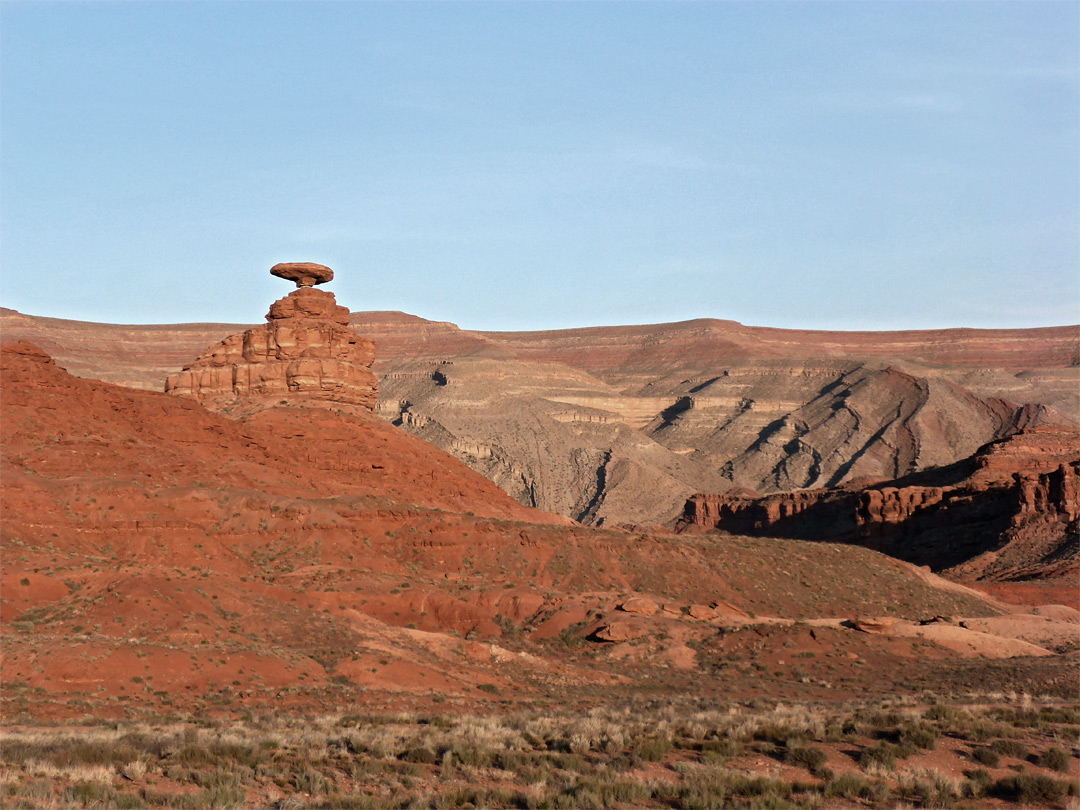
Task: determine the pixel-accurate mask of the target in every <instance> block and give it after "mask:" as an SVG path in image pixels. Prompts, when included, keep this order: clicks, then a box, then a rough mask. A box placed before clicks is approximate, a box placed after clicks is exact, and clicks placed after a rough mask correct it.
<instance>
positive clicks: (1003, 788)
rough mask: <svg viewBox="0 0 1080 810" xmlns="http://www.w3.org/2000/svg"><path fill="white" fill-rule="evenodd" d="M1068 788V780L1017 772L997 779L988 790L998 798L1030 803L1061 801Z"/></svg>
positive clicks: (1025, 803)
mask: <svg viewBox="0 0 1080 810" xmlns="http://www.w3.org/2000/svg"><path fill="white" fill-rule="evenodd" d="M1068 790H1069V783H1068V782H1059V781H1058V780H1057V779H1054V778H1053V777H1050V776H1043V775H1042V774H1028V773H1018V774H1014V775H1012V776H1006V777H1005V778H1004V779H998V780H997V781H996V782H994V784H993V785H991V787H990V791H989V792H990V794H991V795H992V796H996V797H997V798H999V799H1005V800H1006V801H1013V802H1019V803H1020V804H1024V805H1031V804H1050V803H1051V802H1058V801H1061V799H1062V798H1064V796H1065V794H1066V793H1067V792H1068Z"/></svg>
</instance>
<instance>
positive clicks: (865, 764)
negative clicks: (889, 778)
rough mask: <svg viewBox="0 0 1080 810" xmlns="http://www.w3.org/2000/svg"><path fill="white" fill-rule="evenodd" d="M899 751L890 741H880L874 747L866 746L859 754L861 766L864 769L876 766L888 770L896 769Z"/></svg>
mask: <svg viewBox="0 0 1080 810" xmlns="http://www.w3.org/2000/svg"><path fill="white" fill-rule="evenodd" d="M897 753H898V749H897V747H896V746H895V745H891V744H890V743H878V744H877V745H875V746H874V747H873V748H864V749H863V751H862V753H861V754H859V767H860V768H862V769H863V770H864V771H865V770H868V769H870V768H874V767H877V768H884V769H885V770H887V771H892V770H896V755H897Z"/></svg>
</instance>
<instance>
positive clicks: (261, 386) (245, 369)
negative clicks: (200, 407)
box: [165, 264, 379, 411]
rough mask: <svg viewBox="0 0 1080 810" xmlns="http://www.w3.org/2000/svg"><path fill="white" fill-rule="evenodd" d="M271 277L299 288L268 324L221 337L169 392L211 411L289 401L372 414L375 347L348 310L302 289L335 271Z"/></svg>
mask: <svg viewBox="0 0 1080 810" xmlns="http://www.w3.org/2000/svg"><path fill="white" fill-rule="evenodd" d="M281 268H285V269H284V270H282V269H281ZM290 268H292V269H290ZM296 268H301V269H299V270H296ZM320 268H321V271H325V272H321V271H320ZM271 272H272V273H273V274H274V275H276V276H281V277H282V278H287V279H289V280H294V281H296V283H297V286H298V287H299V289H297V290H296V291H295V292H292V293H290V294H289V295H287V296H285V297H284V298H282V299H280V300H278V301H275V302H274V303H273V304H272V305H271V307H270V312H269V313H267V315H266V321H267V322H266V324H264V325H263V326H258V327H255V328H254V329H248V330H247V331H246V332H243V333H242V334H237V335H231V336H230V337H227V338H225V340H223V341H221V342H220V343H217V344H215V345H214V346H211V347H210V348H209V349H207V350H206V351H205V352H203V353H202V354H201V355H200V356H199V357H198V358H197V359H196V360H195V362H193V363H191V364H189V365H187V366H185V367H184V370H183V371H181V372H179V373H178V374H173V375H170V376H169V378H168V379H167V380H166V382H165V391H166V393H170V394H178V395H182V396H191V397H195V398H196V399H198V400H199V401H200V402H202V403H203V404H204V405H205V406H206V407H208V408H210V409H212V410H231V409H232V408H234V407H235V406H236V405H237V404H238V403H240V404H243V405H244V406H245V410H250V409H251V408H252V407H253V408H255V409H258V408H262V407H270V406H273V405H276V404H278V403H279V402H280V401H281V399H282V397H283V396H288V397H289V398H290V399H289V400H286V401H290V402H291V401H295V400H297V399H298V400H299V401H302V402H303V403H305V404H313V405H320V404H322V405H326V406H329V405H331V404H333V405H335V406H337V405H344V406H348V408H347V409H349V410H353V409H356V408H358V409H360V410H366V411H373V410H374V409H375V403H376V401H377V400H378V396H379V384H378V381H377V380H376V379H375V377H374V375H372V373H371V371H370V367H371V364H372V362H373V361H374V360H375V343H374V341H372V340H369V339H367V338H362V337H360V336H359V335H357V334H356V333H355V332H354V331H353V330H352V329H351V328H349V326H348V323H349V310H348V309H347V308H346V307H342V306H338V303H337V301H336V299H335V298H334V294H333V293H329V292H324V291H322V290H314V289H311V286H310V284H308V283H305V282H308V281H309V280H311V279H315V280H314V281H311V282H310V283H311V284H318V283H321V282H322V281H328V280H329V279H330V278H333V275H334V274H333V271H332V270H330V268H329V267H323V266H322V265H318V264H291V265H280V264H279V265H275V266H274V268H273V269H272V270H271ZM305 273H306V275H304V274H305ZM287 274H290V275H287Z"/></svg>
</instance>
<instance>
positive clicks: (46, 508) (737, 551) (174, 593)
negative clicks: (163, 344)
mask: <svg viewBox="0 0 1080 810" xmlns="http://www.w3.org/2000/svg"><path fill="white" fill-rule="evenodd" d="M0 360H2V379H0V383H2V392H3V401H2V417H3V419H2V449H3V457H2V478H0V483H2V486H3V492H2V495H3V498H2V515H0V516H2V518H3V521H2V540H3V546H4V555H3V559H2V569H0V572H2V591H0V595H2V601H0V629H2V631H3V644H4V656H5V661H4V668H3V673H2V682H0V686H2V689H0V701H2V703H0V707H2V708H3V711H4V715H5V717H8V718H20V717H24V718H27V719H29V718H32V717H39V718H40V717H49V716H56V717H72V716H76V717H78V716H82V715H87V714H89V715H93V716H96V717H110V716H113V717H115V716H127V715H130V714H131V713H133V712H135V713H138V712H141V711H150V710H153V711H207V710H210V711H237V710H239V709H241V708H243V707H248V708H252V709H264V710H270V709H273V710H282V709H286V708H289V707H297V708H304V709H311V710H320V711H330V710H340V708H339V707H340V706H342V705H343V704H350V705H362V706H364V707H368V708H372V707H378V706H386V707H392V706H400V705H408V706H411V707H413V708H414V709H415V708H417V707H420V706H423V705H425V702H426V701H443V700H446V699H447V698H448V696H449V697H450V698H452V699H453V700H454V701H456V702H457V703H458V705H465V706H468V705H470V703H475V702H476V701H489V700H492V699H493V698H492V694H495V695H498V694H506V693H507V690H511V692H512V693H513V694H514V696H515V699H516V700H519V701H529V700H538V699H547V700H551V699H556V700H560V701H565V700H567V699H568V698H567V694H568V693H567V690H568V689H569V690H570V692H571V693H572V694H573V695H574V696H575V697H574V698H573V700H585V701H588V700H592V699H595V698H598V697H599V696H600V695H607V694H609V693H610V690H611V689H612V688H613V686H618V688H620V689H623V688H625V689H627V690H629V693H633V692H634V691H636V690H637V689H638V687H639V685H640V686H643V687H645V688H647V689H648V690H656V689H660V690H672V694H675V693H682V692H685V691H686V689H688V688H690V686H691V684H692V685H693V688H694V689H696V690H698V691H699V692H700V694H701V695H703V696H705V697H707V696H709V695H713V696H721V695H723V696H731V695H739V694H741V695H745V696H747V697H749V696H755V695H756V696H766V697H773V698H777V699H779V698H784V699H788V698H791V697H803V698H813V699H820V698H830V699H831V698H836V697H837V696H839V697H841V698H842V697H843V696H844V695H849V694H856V693H858V694H861V693H863V692H865V691H866V690H867V689H870V690H871V691H873V692H875V693H882V694H884V693H892V692H895V691H897V690H899V691H901V692H904V691H908V692H910V691H911V690H921V689H924V688H927V686H928V685H930V684H934V685H935V686H938V685H941V684H948V683H950V682H952V679H953V678H954V677H955V678H963V679H964V682H965V683H966V682H969V681H972V679H973V678H974V679H975V680H976V681H978V680H979V679H983V678H985V679H987V682H991V681H992V682H993V683H995V684H996V685H1003V684H1011V685H1012V686H1014V687H1015V688H1019V689H1031V688H1033V686H1034V685H1036V684H1037V685H1038V687H1039V689H1040V690H1042V691H1047V690H1051V691H1053V690H1060V689H1062V688H1066V687H1067V685H1068V684H1069V683H1070V681H1069V676H1068V674H1067V673H1068V670H1069V667H1070V666H1071V664H1070V661H1069V658H1068V655H1069V653H1068V647H1067V645H1066V646H1065V647H1062V646H1061V644H1060V643H1059V642H1056V641H1055V642H1054V643H1053V644H1050V645H1049V646H1047V644H1049V642H1046V641H1043V640H1042V639H1043V638H1044V637H1047V634H1048V633H1049V634H1050V635H1049V637H1051V638H1053V639H1057V638H1059V637H1060V636H1061V635H1062V632H1063V630H1062V628H1064V629H1065V630H1068V627H1071V626H1072V625H1071V624H1069V622H1071V621H1072V619H1071V618H1069V617H1066V618H1065V620H1064V622H1065V624H1064V625H1063V624H1062V620H1060V619H1057V618H1055V619H1054V620H1053V621H1049V620H1047V622H1042V623H1041V624H1040V625H1039V627H1038V631H1039V634H1040V635H1039V639H1040V641H1039V642H1038V643H1032V642H1028V641H1025V640H1024V639H1023V638H1019V639H1017V638H1001V637H998V636H995V635H993V634H988V633H987V632H984V631H979V632H975V631H970V630H966V629H964V628H962V627H959V626H952V625H949V626H946V627H936V626H935V627H928V628H922V627H920V626H919V625H918V624H915V623H913V622H916V621H917V620H921V619H927V618H930V617H933V616H941V615H950V616H964V617H972V618H979V617H984V618H988V617H993V616H996V615H1001V614H1002V613H1004V612H1007V611H1006V609H1005V608H1003V607H1001V606H1000V605H997V604H996V603H993V602H991V601H988V600H986V599H985V598H982V597H980V596H978V595H977V594H974V593H972V592H969V591H966V590H964V589H962V588H957V587H956V586H950V585H947V584H945V583H942V582H940V581H938V580H936V579H935V578H933V577H929V576H927V575H925V574H922V573H921V572H918V571H916V570H914V569H912V568H911V567H910V566H906V565H904V564H902V563H897V562H896V561H894V560H891V559H889V558H887V557H885V556H883V555H881V554H877V553H875V552H872V551H869V550H865V549H852V548H846V547H839V546H833V545H830V544H803V543H798V542H796V541H783V540H770V539H762V540H754V539H751V538H735V539H725V540H717V539H715V538H710V537H694V538H677V537H674V536H664V535H653V536H649V535H643V534H630V533H627V532H609V531H602V530H595V529H586V528H583V527H575V526H566V525H559V523H560V522H562V520H563V519H561V518H557V517H554V516H551V515H546V514H544V513H540V512H537V511H534V510H531V509H527V508H525V507H522V506H520V505H519V504H517V503H516V502H514V501H513V500H511V499H510V498H508V497H507V496H506V495H504V494H503V493H502V492H500V491H499V490H498V489H496V488H495V487H494V485H492V484H491V483H489V482H488V481H486V480H485V479H483V478H481V477H480V476H479V475H476V474H475V473H472V472H470V471H469V470H467V469H466V468H465V467H463V466H462V465H460V464H459V463H458V462H456V461H454V460H453V459H452V458H450V457H448V456H446V455H444V454H442V453H441V452H440V451H438V450H436V449H434V448H432V447H430V446H428V445H425V444H423V443H422V442H420V441H418V440H416V439H414V438H411V437H409V436H408V435H405V434H403V433H401V432H400V431H399V430H397V429H396V428H394V427H392V426H389V425H386V424H384V423H382V422H380V421H378V420H377V419H375V418H374V417H370V416H368V417H364V416H362V415H349V414H341V413H337V412H335V411H333V410H329V409H327V408H325V407H322V408H310V409H309V408H305V407H301V406H300V405H301V404H302V401H298V402H297V403H295V404H294V406H292V407H274V408H270V409H268V410H264V411H261V412H259V413H257V414H255V415H252V416H250V417H248V418H246V419H243V420H238V421H231V420H229V419H227V418H225V417H222V416H219V415H217V414H213V413H210V412H208V411H206V410H205V409H204V408H202V407H201V406H200V405H198V404H197V403H196V402H194V401H192V400H189V399H187V398H183V397H173V396H168V395H165V394H156V393H151V392H140V391H134V390H128V389H123V388H118V387H115V386H111V385H109V384H106V383H100V382H96V381H91V380H80V379H77V378H74V377H72V376H70V375H69V374H67V373H66V372H65V371H63V369H61V368H59V367H58V366H57V365H56V364H55V363H54V362H52V361H51V360H50V358H48V357H47V356H46V355H44V354H43V353H42V352H40V351H39V350H37V349H36V348H35V347H33V346H30V345H27V344H25V343H20V344H15V345H8V346H6V347H5V348H4V350H3V351H2V352H0ZM860 577H861V578H862V579H863V581H865V583H866V586H865V587H863V586H862V585H857V584H853V583H856V582H857V581H858V579H859V578H860ZM841 582H844V583H847V587H843V588H841V587H838V585H839V583H841ZM643 606H645V607H643ZM855 616H891V617H893V618H895V619H896V621H897V624H896V627H897V628H898V629H897V630H896V631H895V632H894V633H892V634H891V635H889V636H888V637H887V638H884V639H877V638H872V637H870V636H867V635H866V634H865V633H864V632H861V631H859V630H858V629H857V628H856V627H855V625H852V624H850V623H848V622H847V621H846V620H847V619H850V618H852V617H855ZM1070 616H1071V614H1070ZM755 617H757V618H755ZM803 617H813V619H812V621H813V622H814V623H815V626H816V629H815V630H814V631H813V632H812V633H810V632H808V631H807V630H806V629H805V628H803V627H800V625H798V624H796V620H798V619H800V618H803ZM1048 622H1049V623H1048ZM1044 624H1045V625H1047V626H1046V627H1044V626H1043V625H1044ZM1024 632H1025V633H1026V632H1028V631H1026V630H1025V631H1024ZM1066 635H1067V633H1066ZM762 639H765V641H762ZM791 645H795V647H794V650H795V651H798V650H799V649H801V648H802V647H805V646H806V645H812V646H813V647H814V649H817V650H819V651H820V652H821V654H820V657H816V658H814V659H809V658H808V659H807V660H806V662H805V665H804V666H801V669H800V672H801V675H800V680H799V681H798V682H797V683H792V681H791V678H790V676H789V673H788V672H787V671H786V670H785V668H784V666H783V665H782V663H783V660H787V659H788V658H790V653H788V652H786V651H785V650H786V648H788V647H789V646H791ZM1059 649H1061V650H1063V652H1060V653H1059V652H1058V650H1059ZM725 650H740V651H741V652H739V653H738V655H740V656H743V657H744V658H745V659H746V661H745V663H744V664H740V665H739V666H738V667H734V668H729V667H726V666H721V665H720V662H721V661H722V660H723V658H724V656H725V655H727V654H728V653H726V652H724V651H725ZM957 650H959V651H960V653H961V655H960V658H959V659H958V658H957V655H956V651H957ZM849 653H850V655H851V656H852V657H847V656H848V654H849ZM817 655H818V654H817V653H815V656H817ZM761 656H764V657H762V658H761V660H762V661H763V662H769V664H770V667H769V669H768V671H758V670H757V669H756V668H754V669H751V668H750V664H749V662H750V661H753V660H756V659H757V658H758V657H761ZM1015 656H1021V658H1020V659H1015ZM773 659H775V660H776V661H779V662H780V664H779V665H777V664H776V663H775V662H774V661H773ZM969 659H970V663H967V662H968V661H969ZM1014 660H1018V661H1020V663H1019V664H1014V663H1012V662H1013V661H1014ZM957 661H960V662H961V663H963V666H964V668H963V670H962V671H961V670H956V666H957V663H956V662H957ZM856 665H857V666H856ZM954 670H955V672H954ZM901 672H902V673H903V677H902V678H900V676H899V675H898V673H901ZM1002 688H1004V686H1002ZM590 696H592V697H590ZM402 701H404V702H405V703H404V704H403V703H402Z"/></svg>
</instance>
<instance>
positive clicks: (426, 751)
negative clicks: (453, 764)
mask: <svg viewBox="0 0 1080 810" xmlns="http://www.w3.org/2000/svg"><path fill="white" fill-rule="evenodd" d="M398 759H400V760H402V761H404V762H416V763H419V764H420V765H434V764H435V763H436V762H438V761H439V760H440V759H441V757H440V756H439V755H438V754H436V753H435V752H434V751H432V750H431V749H430V748H426V747H424V746H416V747H415V748H409V749H408V750H406V751H405V752H403V753H402V754H400V755H399V756H398Z"/></svg>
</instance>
